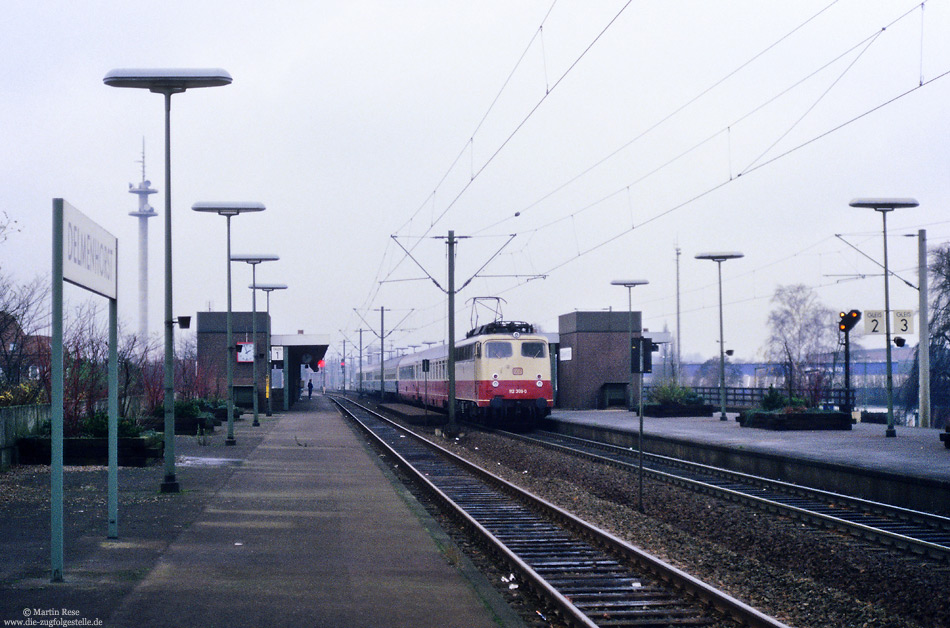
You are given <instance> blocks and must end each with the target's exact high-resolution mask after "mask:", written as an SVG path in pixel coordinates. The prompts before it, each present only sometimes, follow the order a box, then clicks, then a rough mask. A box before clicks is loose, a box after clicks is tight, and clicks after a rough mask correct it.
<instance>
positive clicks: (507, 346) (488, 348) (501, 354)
mask: <svg viewBox="0 0 950 628" xmlns="http://www.w3.org/2000/svg"><path fill="white" fill-rule="evenodd" d="M511 353H512V351H511V343H510V342H506V341H500V340H493V341H489V342H486V343H485V357H486V358H489V359H491V358H510V357H511Z"/></svg>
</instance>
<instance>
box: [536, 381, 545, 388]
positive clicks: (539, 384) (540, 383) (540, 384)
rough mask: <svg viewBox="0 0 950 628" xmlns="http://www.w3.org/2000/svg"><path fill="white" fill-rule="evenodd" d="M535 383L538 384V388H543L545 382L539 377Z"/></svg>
mask: <svg viewBox="0 0 950 628" xmlns="http://www.w3.org/2000/svg"><path fill="white" fill-rule="evenodd" d="M535 385H536V386H537V387H538V388H541V387H542V386H544V382H542V381H541V380H540V379H539V380H538V381H536V382H535Z"/></svg>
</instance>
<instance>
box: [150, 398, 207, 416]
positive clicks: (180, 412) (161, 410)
mask: <svg viewBox="0 0 950 628" xmlns="http://www.w3.org/2000/svg"><path fill="white" fill-rule="evenodd" d="M199 414H201V407H200V406H199V405H198V402H197V401H194V400H190V401H181V400H179V401H176V402H175V417H176V418H179V419H194V418H197V417H198V415H199ZM152 416H153V417H156V418H161V417H163V416H165V406H163V405H157V406H155V408H153V409H152Z"/></svg>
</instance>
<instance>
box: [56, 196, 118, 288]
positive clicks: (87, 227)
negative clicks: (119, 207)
mask: <svg viewBox="0 0 950 628" xmlns="http://www.w3.org/2000/svg"><path fill="white" fill-rule="evenodd" d="M118 248H119V241H118V240H117V239H116V237H115V236H113V235H112V234H111V233H109V232H108V231H106V230H105V229H103V228H102V227H100V226H99V225H98V224H96V223H95V222H93V221H92V220H90V219H89V218H88V217H87V216H86V215H85V214H83V213H82V212H81V211H79V210H78V209H76V208H75V207H73V206H72V205H70V204H69V203H67V202H65V201H64V202H63V279H65V280H66V281H68V282H70V283H72V284H75V285H77V286H80V287H82V288H85V289H87V290H91V291H92V292H95V293H97V294H101V295H102V296H104V297H108V298H110V299H115V298H116V295H117V292H118V291H117V285H118V280H117V275H118V272H117V270H118V259H119V255H118Z"/></svg>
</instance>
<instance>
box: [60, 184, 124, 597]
mask: <svg viewBox="0 0 950 628" xmlns="http://www.w3.org/2000/svg"><path fill="white" fill-rule="evenodd" d="M118 248H119V241H118V240H117V239H116V238H115V236H113V235H112V234H110V233H109V232H108V231H106V230H105V229H103V228H102V227H100V226H99V225H98V224H96V223H95V222H93V221H92V220H90V219H89V218H88V217H86V216H85V215H84V214H83V213H82V212H80V211H79V210H78V209H76V208H75V207H73V206H72V205H70V204H69V203H66V202H65V201H64V200H63V199H61V198H54V199H53V251H52V254H53V256H52V257H53V268H52V279H53V281H52V286H51V293H52V294H51V296H52V321H51V327H52V338H51V341H52V346H51V352H50V358H51V361H52V363H51V369H50V371H51V372H50V376H51V386H50V403H51V407H50V580H51V581H52V582H62V580H63V282H67V281H68V282H69V283H71V284H74V285H76V286H79V287H80V288H84V289H86V290H89V291H90V292H95V293H96V294H100V295H102V296H104V297H106V298H107V299H109V375H108V380H109V405H108V413H109V471H108V484H109V487H108V502H109V506H108V508H109V531H108V537H109V538H110V539H114V538H118V535H119V534H118V519H119V517H118V503H119V499H118V494H119V489H118V459H119V456H118V442H119V438H118V434H119V395H118V389H119V387H118V380H119V375H118V374H119V370H118V356H117V347H118V340H117V336H118V332H117V329H118V322H117V311H118V301H117V292H118V290H117V287H118V282H117V275H118V258H119V255H118Z"/></svg>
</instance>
